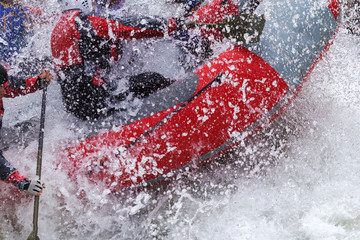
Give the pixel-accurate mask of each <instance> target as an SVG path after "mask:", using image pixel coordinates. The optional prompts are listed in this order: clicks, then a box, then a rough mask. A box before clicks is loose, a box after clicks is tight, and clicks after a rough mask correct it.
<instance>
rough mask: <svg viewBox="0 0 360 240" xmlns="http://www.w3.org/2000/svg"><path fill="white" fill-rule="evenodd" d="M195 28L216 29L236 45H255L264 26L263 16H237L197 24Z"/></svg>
mask: <svg viewBox="0 0 360 240" xmlns="http://www.w3.org/2000/svg"><path fill="white" fill-rule="evenodd" d="M196 25H197V26H200V27H206V28H213V29H217V30H219V31H220V32H221V34H222V35H223V36H224V37H226V38H228V39H230V40H232V41H235V42H236V43H256V42H258V41H260V36H261V34H262V31H263V29H264V26H265V18H264V15H260V16H259V15H254V14H237V15H235V16H232V17H230V18H228V19H226V20H225V21H223V22H220V23H215V24H210V23H197V24H196Z"/></svg>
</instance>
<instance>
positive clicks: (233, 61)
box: [59, 0, 340, 192]
mask: <svg viewBox="0 0 360 240" xmlns="http://www.w3.org/2000/svg"><path fill="white" fill-rule="evenodd" d="M225 2H226V3H224V1H221V0H214V1H212V2H211V3H209V4H207V5H205V6H203V7H202V8H200V9H199V10H198V11H197V13H196V15H195V16H196V18H195V19H196V21H198V22H201V23H209V22H210V20H209V16H210V17H211V19H214V18H216V17H217V16H219V15H218V13H219V12H220V13H221V14H223V15H224V14H227V16H228V15H229V14H230V15H231V14H232V15H234V14H237V8H234V7H233V5H234V4H233V3H232V2H231V1H225ZM227 7H228V8H227ZM221 11H223V12H221ZM256 12H260V13H261V14H265V19H266V24H265V28H264V30H263V33H262V36H261V40H260V41H259V42H257V43H252V44H243V45H241V46H239V45H234V46H232V47H230V48H229V49H228V50H226V51H224V52H223V53H221V54H220V55H219V56H217V57H216V58H215V59H213V60H211V61H209V62H208V63H206V64H204V65H203V66H201V67H200V68H199V69H198V70H197V72H196V74H194V76H193V77H191V78H189V79H187V80H184V81H181V82H179V83H176V84H172V85H171V86H169V87H168V88H166V89H163V90H161V91H160V92H158V93H156V94H153V95H151V96H149V97H148V98H146V99H144V100H143V106H142V107H141V109H140V110H139V111H138V112H137V114H136V116H132V117H131V118H129V119H128V122H126V123H125V124H124V125H123V126H121V127H116V128H114V129H112V130H109V131H107V132H105V133H102V134H100V135H97V136H94V137H92V138H89V139H86V140H83V141H81V142H80V143H77V144H74V145H71V146H68V147H66V148H65V149H63V150H64V151H62V157H61V159H62V160H61V164H60V165H59V168H60V169H63V170H66V171H67V172H68V174H69V176H71V177H76V176H79V175H86V176H87V177H88V178H89V180H90V181H93V182H94V183H101V184H103V185H104V187H105V188H106V189H110V190H111V191H113V192H116V191H121V190H123V189H124V188H129V187H134V186H144V185H147V184H152V183H155V182H157V181H159V180H163V179H166V178H169V177H171V176H174V175H175V174H177V173H178V172H181V171H188V170H189V169H191V168H193V167H196V166H199V165H201V164H202V163H204V162H206V161H208V160H210V159H211V158H213V157H215V156H217V155H219V154H220V153H222V152H224V151H226V150H228V149H230V148H231V147H233V146H234V145H236V144H237V143H239V142H241V141H243V140H244V139H245V138H247V137H249V136H250V135H251V134H253V133H254V132H255V131H256V130H258V129H259V128H261V126H262V125H263V124H264V123H268V122H269V121H270V120H272V119H273V118H275V117H276V116H277V115H278V114H279V113H280V112H281V110H282V109H283V108H284V107H285V106H286V105H287V104H288V103H289V101H290V100H291V99H293V98H294V97H295V96H296V94H297V93H298V91H299V90H300V88H301V86H302V84H303V83H304V81H305V80H306V79H307V77H308V76H309V74H310V72H311V71H312V69H313V68H314V66H315V64H316V63H317V62H318V61H319V60H320V59H321V56H322V54H323V53H324V52H325V51H326V49H327V48H328V47H329V45H330V44H331V41H332V39H333V37H334V35H335V33H336V31H337V28H338V25H339V20H340V19H339V18H340V17H339V12H340V4H339V2H338V1H336V0H331V1H324V0H316V1H307V0H272V1H264V2H263V3H261V4H260V5H259V7H258V9H257V10H256ZM223 15H220V17H219V19H218V21H222V20H224V19H223ZM213 22H216V21H213Z"/></svg>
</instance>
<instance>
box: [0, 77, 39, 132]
mask: <svg viewBox="0 0 360 240" xmlns="http://www.w3.org/2000/svg"><path fill="white" fill-rule="evenodd" d="M37 79H38V77H32V78H28V79H26V85H25V87H24V88H21V89H16V88H12V87H10V86H9V82H6V83H5V85H4V88H5V95H4V97H5V98H14V97H17V96H19V95H26V94H28V93H33V92H35V91H36V90H38V89H39V88H38V86H37V85H36V80H37ZM3 115H4V103H3V100H2V99H0V118H1V120H2V116H3ZM0 127H1V126H0Z"/></svg>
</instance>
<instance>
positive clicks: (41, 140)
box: [27, 87, 47, 240]
mask: <svg viewBox="0 0 360 240" xmlns="http://www.w3.org/2000/svg"><path fill="white" fill-rule="evenodd" d="M46 95H47V87H45V88H44V89H43V94H42V101H41V116H40V132H39V147H38V155H37V165H36V176H38V177H39V179H41V166H42V155H43V146H44V128H45V110H46ZM39 201H40V197H39V196H35V197H34V214H33V231H32V232H31V233H30V235H29V237H28V238H27V240H33V239H35V240H40V238H39V237H38V235H37V234H38V217H39Z"/></svg>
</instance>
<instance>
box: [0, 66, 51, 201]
mask: <svg viewBox="0 0 360 240" xmlns="http://www.w3.org/2000/svg"><path fill="white" fill-rule="evenodd" d="M52 78H53V77H52V75H51V74H50V72H49V71H45V70H41V73H40V75H39V76H37V77H32V78H28V79H26V80H25V81H23V87H21V88H14V87H12V85H13V84H14V82H15V81H19V80H21V79H16V77H12V76H10V77H9V76H8V73H7V70H6V69H5V68H4V67H3V66H2V65H0V128H1V126H2V118H3V115H4V111H5V110H4V105H3V100H2V99H3V98H4V97H5V98H14V97H16V96H19V95H25V94H28V93H33V92H35V91H36V90H38V89H42V88H44V87H45V86H47V84H49V82H50V81H51V80H52ZM0 179H1V180H3V181H5V182H7V183H12V184H13V185H15V186H16V187H17V188H19V189H20V190H22V191H24V192H26V193H28V194H31V195H37V196H40V194H41V193H42V189H43V188H44V187H45V185H44V184H43V183H42V181H41V180H37V179H35V180H30V179H28V178H26V177H25V176H23V175H22V174H21V173H20V172H19V171H18V170H17V169H16V168H15V167H14V166H13V165H12V164H11V163H10V162H9V161H7V160H6V158H5V157H4V156H3V154H2V151H1V150H0Z"/></svg>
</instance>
